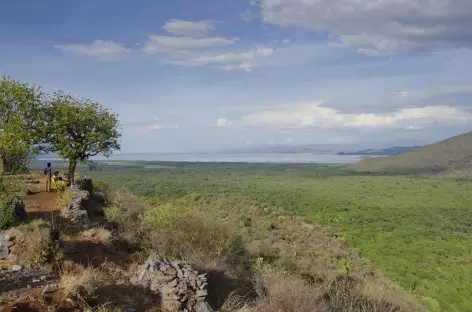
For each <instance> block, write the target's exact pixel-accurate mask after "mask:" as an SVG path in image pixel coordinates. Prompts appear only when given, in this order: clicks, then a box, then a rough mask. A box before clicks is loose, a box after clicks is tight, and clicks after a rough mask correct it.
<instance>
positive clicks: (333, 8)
mask: <svg viewBox="0 0 472 312" xmlns="http://www.w3.org/2000/svg"><path fill="white" fill-rule="evenodd" d="M258 2H259V6H260V10H261V18H262V20H263V21H264V22H266V23H273V24H278V25H281V26H287V27H304V28H308V29H313V30H316V31H318V30H323V31H326V30H327V31H329V32H331V34H334V35H335V36H338V37H339V39H340V41H341V42H343V43H344V44H347V45H351V46H354V47H357V48H358V49H359V51H360V52H362V53H366V54H371V55H372V54H374V55H375V54H392V53H396V52H399V51H408V50H436V49H438V48H440V47H446V46H449V47H454V48H469V49H470V48H472V1H470V0H382V1H372V0H317V1H309V0H258Z"/></svg>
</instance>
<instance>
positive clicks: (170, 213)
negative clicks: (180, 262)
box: [142, 200, 244, 261]
mask: <svg viewBox="0 0 472 312" xmlns="http://www.w3.org/2000/svg"><path fill="white" fill-rule="evenodd" d="M142 226H143V228H144V230H145V232H147V233H148V235H149V236H150V240H149V241H148V244H149V246H148V247H149V248H150V249H154V250H156V251H158V253H159V254H160V255H165V256H168V257H178V258H187V259H188V258H189V257H192V255H195V254H199V253H203V254H205V255H206V256H207V257H212V258H217V259H225V260H228V261H232V260H234V257H235V256H236V255H237V254H238V253H239V252H241V251H243V249H244V248H243V246H242V240H241V238H240V237H239V236H237V235H231V234H230V233H229V232H228V231H227V229H226V228H225V227H223V226H219V225H217V223H216V220H215V219H214V218H212V217H210V216H209V215H207V214H204V213H202V212H200V211H199V209H196V208H193V207H192V206H191V205H189V204H188V203H186V202H185V200H183V201H178V202H174V203H167V204H162V205H158V206H157V207H155V208H153V209H150V210H149V211H148V212H146V213H145V214H144V216H143V219H142Z"/></svg>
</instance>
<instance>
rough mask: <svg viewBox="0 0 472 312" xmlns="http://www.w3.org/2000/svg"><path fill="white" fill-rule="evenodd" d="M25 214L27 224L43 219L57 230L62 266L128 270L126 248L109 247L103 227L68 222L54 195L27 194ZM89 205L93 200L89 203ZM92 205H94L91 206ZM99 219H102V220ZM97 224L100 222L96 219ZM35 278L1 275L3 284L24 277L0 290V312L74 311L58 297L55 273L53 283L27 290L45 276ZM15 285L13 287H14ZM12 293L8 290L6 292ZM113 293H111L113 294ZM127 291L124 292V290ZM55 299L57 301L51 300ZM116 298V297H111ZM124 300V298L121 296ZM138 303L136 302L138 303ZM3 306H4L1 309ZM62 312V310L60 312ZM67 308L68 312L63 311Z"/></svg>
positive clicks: (41, 274) (120, 272) (26, 274)
mask: <svg viewBox="0 0 472 312" xmlns="http://www.w3.org/2000/svg"><path fill="white" fill-rule="evenodd" d="M23 202H24V204H25V210H26V212H27V215H28V219H29V220H35V219H44V220H46V221H48V222H50V221H51V220H54V222H55V224H56V226H57V230H58V231H59V232H60V235H59V236H60V237H59V251H60V252H61V253H62V254H63V258H62V261H61V265H62V266H65V265H66V266H67V265H70V264H73V265H81V266H83V267H85V268H86V267H89V266H92V267H99V266H103V265H106V267H105V268H104V269H106V270H107V271H109V272H111V271H113V272H114V271H116V272H117V273H119V274H122V272H125V271H127V270H128V269H129V268H130V264H131V262H132V259H131V258H130V255H131V252H129V251H128V250H127V247H126V246H121V244H117V243H113V244H110V242H111V240H110V235H111V234H110V232H109V231H107V230H105V229H104V228H103V227H101V226H98V227H93V228H91V229H86V228H83V227H82V226H80V225H77V224H73V223H72V222H71V221H70V220H69V219H67V218H63V217H61V215H60V212H61V207H62V203H61V201H60V197H59V194H58V193H56V192H44V191H38V190H37V191H36V192H31V191H30V192H29V193H28V195H27V196H26V197H25V198H24V200H23ZM92 202H93V200H92ZM93 204H95V203H94V202H93ZM102 219H103V218H102ZM96 221H98V222H99V223H100V224H101V223H102V222H100V221H103V220H99V219H97V220H96ZM38 272H39V273H38V274H37V275H38V276H36V275H35V276H33V277H31V276H32V274H36V272H29V271H28V270H27V269H26V268H24V269H23V270H21V271H19V272H11V271H5V272H4V274H3V273H2V274H3V275H5V278H3V280H4V281H3V284H6V285H7V284H8V283H10V284H12V285H13V284H14V282H15V281H17V280H20V279H21V278H22V276H23V275H24V279H25V283H24V285H23V283H21V285H19V284H18V283H16V284H14V285H13V286H12V287H9V288H7V287H5V290H4V291H3V292H2V290H0V311H6V312H13V311H15V312H19V311H29V312H31V311H34V312H43V311H48V308H50V307H51V305H53V306H55V307H57V308H59V310H56V311H77V310H75V309H74V308H71V307H70V306H68V304H67V303H65V302H64V298H61V297H60V294H61V291H60V287H57V282H58V281H59V280H58V279H59V271H58V270H57V269H53V270H52V271H50V273H51V274H55V275H56V276H57V278H56V280H55V281H51V283H50V282H49V281H47V282H46V281H45V285H40V284H37V287H32V288H30V284H31V280H33V279H38V278H39V279H40V278H41V276H43V275H45V273H44V272H42V271H41V272H40V271H39V269H38ZM0 273H1V272H0ZM2 274H0V284H1V283H2ZM15 285H16V286H15ZM51 288H53V289H56V290H55V291H53V292H52V293H50V294H49V295H47V294H45V292H46V291H49V290H50V289H51ZM10 289H12V290H10ZM116 291H117V290H116V289H114V290H113V292H116ZM126 291H128V290H126ZM55 295H58V296H59V297H57V298H53V297H54V296H55ZM114 295H115V296H116V294H114ZM122 297H123V298H125V297H126V296H124V294H123V296H122ZM138 302H139V301H138ZM4 304H6V305H4ZM61 308H62V309H61ZM67 308H71V309H67Z"/></svg>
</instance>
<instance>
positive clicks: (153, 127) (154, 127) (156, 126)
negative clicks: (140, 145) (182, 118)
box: [147, 123, 179, 130]
mask: <svg viewBox="0 0 472 312" xmlns="http://www.w3.org/2000/svg"><path fill="white" fill-rule="evenodd" d="M178 128H179V125H178V124H171V125H165V124H158V123H156V124H152V125H150V126H148V127H147V129H148V130H162V129H178Z"/></svg>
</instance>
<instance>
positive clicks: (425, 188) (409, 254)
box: [94, 162, 472, 311]
mask: <svg viewBox="0 0 472 312" xmlns="http://www.w3.org/2000/svg"><path fill="white" fill-rule="evenodd" d="M94 175H95V176H96V177H98V178H100V179H103V180H106V181H108V182H110V183H112V184H114V185H120V186H126V187H128V188H130V189H131V190H132V191H133V192H134V193H135V194H137V195H139V196H144V197H146V198H148V200H149V201H151V202H156V203H162V202H169V201H171V200H174V199H177V198H182V197H184V196H185V195H188V194H192V193H197V194H200V195H211V196H216V197H217V198H220V199H222V201H223V202H241V201H252V202H256V203H259V204H262V205H266V206H267V207H271V208H275V209H276V210H279V211H283V212H289V213H294V214H295V215H298V216H301V217H305V218H306V219H307V220H309V221H310V222H315V223H314V224H319V225H322V226H323V227H324V229H325V230H327V231H328V232H329V233H332V234H333V235H335V236H336V237H337V239H338V241H344V242H346V243H347V244H348V245H349V246H350V247H352V248H354V249H355V250H357V251H359V252H360V255H361V256H362V257H364V258H365V259H367V260H368V261H369V263H370V264H371V265H372V266H373V267H375V269H376V270H377V271H378V272H381V273H382V274H384V275H385V276H386V277H388V278H389V279H391V280H393V281H395V282H397V283H398V284H400V285H401V286H402V287H403V288H404V289H406V290H407V291H408V292H410V293H412V294H414V295H416V296H417V297H418V298H419V300H421V301H422V302H423V303H424V304H426V305H427V306H429V307H430V308H431V309H432V310H433V311H434V310H438V309H441V311H472V308H471V306H472V301H471V299H470V298H472V267H471V266H470V263H471V261H472V248H471V246H472V223H471V222H472V210H471V209H470V207H472V182H471V181H467V180H458V179H445V178H444V179H439V178H427V177H417V176H371V175H351V174H349V173H347V172H344V171H343V170H342V169H341V168H337V167H319V166H313V165H250V164H190V163H189V164H186V163H162V162H161V163H149V162H147V163H146V162H142V163H128V164H126V163H120V164H119V165H118V166H106V167H104V169H103V171H102V172H97V173H94ZM224 209H233V208H232V207H231V206H227V207H224ZM268 226H269V228H270V225H268ZM269 228H268V229H269ZM272 243H273V244H277V241H276V240H273V241H272ZM438 311H439V310H438Z"/></svg>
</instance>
